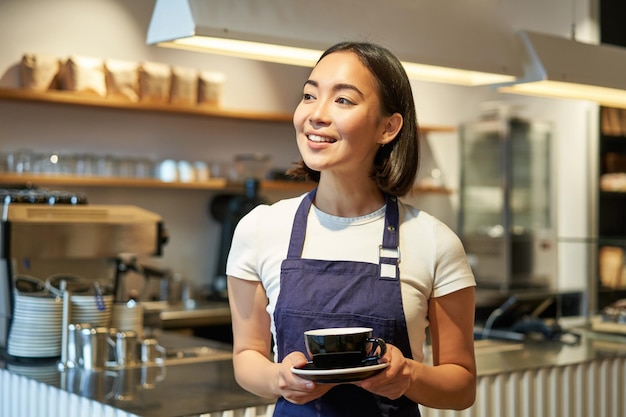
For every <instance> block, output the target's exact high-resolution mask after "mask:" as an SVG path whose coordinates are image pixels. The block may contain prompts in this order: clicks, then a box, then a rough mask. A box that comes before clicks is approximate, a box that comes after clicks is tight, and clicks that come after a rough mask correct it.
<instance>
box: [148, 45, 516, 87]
mask: <svg viewBox="0 0 626 417" xmlns="http://www.w3.org/2000/svg"><path fill="white" fill-rule="evenodd" d="M158 45H159V46H164V47H170V48H178V49H181V48H182V49H188V50H193V51H201V52H212V53H216V54H221V55H229V56H235V57H239V58H248V59H256V60H260V61H268V62H276V63H280V64H288V65H298V66H303V67H313V66H314V65H315V63H316V62H317V60H318V59H319V57H320V56H321V55H322V51H321V50H316V49H306V48H298V47H292V46H282V45H275V44H267V43H259V42H250V41H242V40H236V39H225V38H214V37H206V36H191V37H187V38H180V39H176V40H173V41H171V42H161V43H159V44H158ZM402 64H403V65H404V67H405V69H406V71H407V74H408V76H409V78H411V79H413V80H420V81H432V82H439V83H446V84H458V85H468V86H475V85H487V84H497V83H504V82H510V81H513V80H514V79H515V78H514V77H512V76H507V75H500V74H490V73H485V72H477V71H466V70H461V69H455V68H446V67H438V66H434V65H423V64H416V63H412V62H402Z"/></svg>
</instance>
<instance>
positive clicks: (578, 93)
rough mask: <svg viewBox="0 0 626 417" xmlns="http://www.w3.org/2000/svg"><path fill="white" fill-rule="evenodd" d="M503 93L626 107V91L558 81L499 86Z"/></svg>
mask: <svg viewBox="0 0 626 417" xmlns="http://www.w3.org/2000/svg"><path fill="white" fill-rule="evenodd" d="M498 91H500V92H503V93H513V94H526V95H532V96H542V97H552V98H563V99H573V100H588V101H594V102H597V103H599V104H602V105H605V106H607V107H620V108H626V91H624V90H619V89H615V88H607V87H597V86H590V85H585V84H574V83H565V82H560V81H547V80H544V81H536V82H528V83H519V84H515V85H511V86H506V87H500V88H498Z"/></svg>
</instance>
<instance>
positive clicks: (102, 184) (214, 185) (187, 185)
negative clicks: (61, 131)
mask: <svg viewBox="0 0 626 417" xmlns="http://www.w3.org/2000/svg"><path fill="white" fill-rule="evenodd" d="M314 186H315V185H314V184H312V183H309V182H297V181H278V180H265V181H262V182H261V191H286V192H306V191H308V190H311V189H313V187H314ZM0 187H19V188H22V187H34V188H50V187H86V188H92V187H93V188H145V189H150V188H154V189H179V190H214V191H233V192H235V191H242V190H243V188H244V186H243V184H241V183H235V182H229V181H226V180H224V179H211V180H207V181H196V182H180V181H175V182H164V181H160V180H157V179H153V178H115V177H79V176H73V175H33V174H28V175H19V174H11V173H0ZM413 193H433V194H451V193H452V191H451V190H450V189H448V188H443V187H422V186H416V187H415V188H414V189H413Z"/></svg>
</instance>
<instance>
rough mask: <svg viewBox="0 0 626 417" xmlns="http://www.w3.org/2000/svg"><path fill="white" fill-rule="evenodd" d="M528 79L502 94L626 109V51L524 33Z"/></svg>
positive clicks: (522, 33) (511, 85)
mask: <svg viewBox="0 0 626 417" xmlns="http://www.w3.org/2000/svg"><path fill="white" fill-rule="evenodd" d="M519 37H520V40H521V42H522V45H523V57H524V63H523V68H524V76H523V77H522V78H521V79H519V80H517V81H516V82H515V83H511V84H504V85H502V86H500V87H499V88H498V91H500V92H504V93H513V94H525V95H533V96H543V97H552V98H565V99H576V100H589V101H594V102H597V103H598V104H601V105H604V106H607V107H620V108H626V48H621V47H617V46H612V45H602V44H599V45H595V44H589V43H583V42H579V41H575V40H570V39H567V38H563V37H558V36H554V35H547V34H540V33H533V32H528V31H522V32H520V33H519Z"/></svg>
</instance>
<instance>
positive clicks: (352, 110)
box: [293, 52, 395, 176]
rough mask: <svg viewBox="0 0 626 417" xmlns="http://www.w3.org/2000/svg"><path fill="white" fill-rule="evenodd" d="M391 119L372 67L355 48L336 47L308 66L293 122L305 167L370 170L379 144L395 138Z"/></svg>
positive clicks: (346, 171)
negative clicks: (383, 107)
mask: <svg viewBox="0 0 626 417" xmlns="http://www.w3.org/2000/svg"><path fill="white" fill-rule="evenodd" d="M389 119H390V117H389V116H385V117H383V116H382V115H381V104H380V97H379V93H378V88H377V85H376V80H375V78H374V76H373V75H372V73H371V72H370V71H369V70H368V69H367V67H365V65H363V63H362V62H361V61H360V59H359V58H358V56H357V55H355V54H354V53H351V52H335V53H332V54H330V55H328V56H326V57H324V58H323V59H322V60H321V61H320V62H319V63H318V64H317V65H316V66H315V68H314V69H313V71H312V72H311V75H310V77H309V79H308V80H307V81H306V83H305V84H304V90H303V95H302V101H301V102H300V104H298V107H297V108H296V110H295V113H294V116H293V124H294V127H295V130H296V139H297V143H298V148H299V150H300V154H301V155H302V159H303V160H304V162H305V163H306V165H307V166H308V167H309V168H311V169H314V170H316V171H331V172H333V173H337V174H343V175H353V174H365V175H367V176H369V173H370V171H371V167H372V164H373V161H374V156H375V155H376V152H377V150H378V149H379V148H380V146H381V145H382V144H384V143H388V142H389V141H391V140H393V137H390V138H389V137H388V136H389V134H388V132H387V131H388V124H389ZM394 136H395V135H394Z"/></svg>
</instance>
